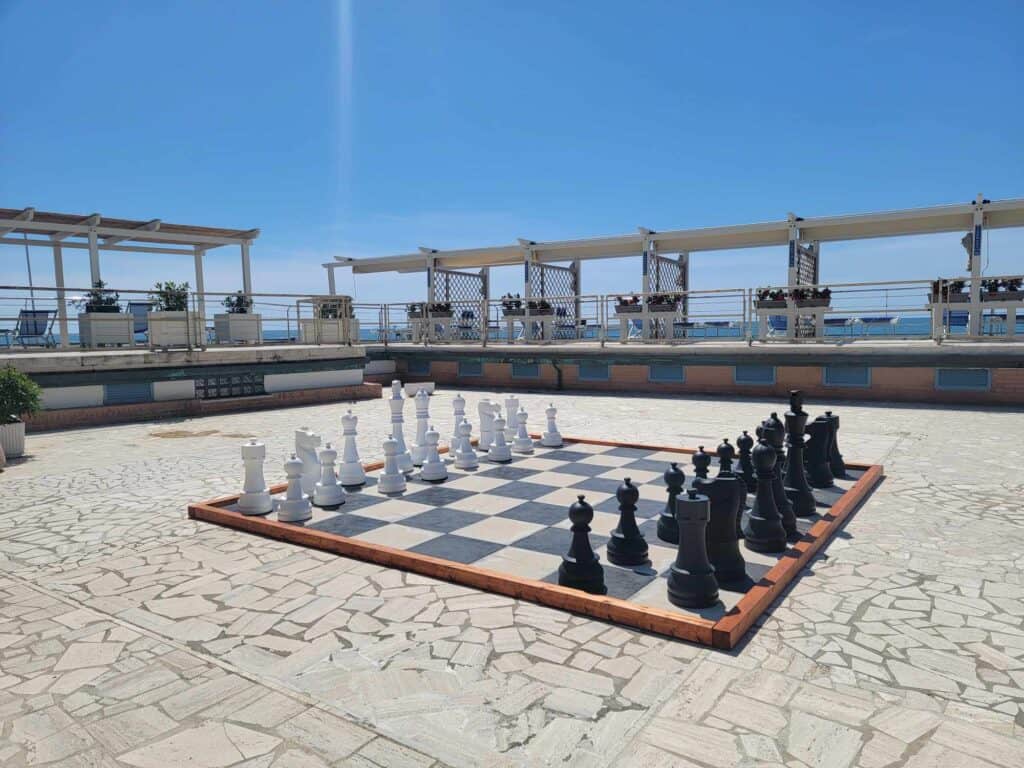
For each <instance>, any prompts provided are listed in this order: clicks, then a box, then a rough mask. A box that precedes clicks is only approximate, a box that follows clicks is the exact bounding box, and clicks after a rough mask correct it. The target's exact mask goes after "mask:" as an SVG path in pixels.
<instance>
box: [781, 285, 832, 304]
mask: <svg viewBox="0 0 1024 768" xmlns="http://www.w3.org/2000/svg"><path fill="white" fill-rule="evenodd" d="M789 297H790V298H791V299H792V300H793V303H794V304H796V306H798V307H827V306H828V305H829V303H830V302H831V301H832V289H831V288H793V289H792V290H790V292H789Z"/></svg>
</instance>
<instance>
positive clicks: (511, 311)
mask: <svg viewBox="0 0 1024 768" xmlns="http://www.w3.org/2000/svg"><path fill="white" fill-rule="evenodd" d="M501 311H502V313H503V314H504V315H505V316H506V317H517V316H521V315H525V314H526V310H525V309H524V308H523V298H522V296H520V295H519V294H518V293H517V294H516V295H515V296H513V295H512V294H511V293H506V294H505V295H504V296H502V297H501Z"/></svg>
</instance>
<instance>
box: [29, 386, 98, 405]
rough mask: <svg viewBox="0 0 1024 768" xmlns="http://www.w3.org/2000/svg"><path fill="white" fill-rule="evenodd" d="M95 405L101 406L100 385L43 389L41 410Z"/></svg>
mask: <svg viewBox="0 0 1024 768" xmlns="http://www.w3.org/2000/svg"><path fill="white" fill-rule="evenodd" d="M97 405H103V385H102V384H93V385H89V386H86V387H45V388H44V389H43V408H44V409H46V410H54V409H59V408H89V407H92V406H97Z"/></svg>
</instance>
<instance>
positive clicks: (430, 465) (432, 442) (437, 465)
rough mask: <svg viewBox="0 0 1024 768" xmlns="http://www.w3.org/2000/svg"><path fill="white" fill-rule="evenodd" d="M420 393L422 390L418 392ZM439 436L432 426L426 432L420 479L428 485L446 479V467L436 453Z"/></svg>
mask: <svg viewBox="0 0 1024 768" xmlns="http://www.w3.org/2000/svg"><path fill="white" fill-rule="evenodd" d="M420 391H421V392H422V390H420ZM440 439H441V435H440V434H438V431H437V430H436V429H434V427H433V426H431V427H430V429H428V430H427V432H426V441H427V445H426V449H427V455H426V456H425V457H424V459H423V468H422V469H421V470H420V479H421V480H426V481H427V482H428V483H437V482H440V481H441V480H447V479H448V467H446V466H445V465H444V462H443V461H441V455H440V454H439V453H438V451H437V443H438V441H439V440H440Z"/></svg>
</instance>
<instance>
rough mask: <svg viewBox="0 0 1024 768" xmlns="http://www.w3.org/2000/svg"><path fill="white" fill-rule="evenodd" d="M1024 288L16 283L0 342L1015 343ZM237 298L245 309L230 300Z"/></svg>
mask: <svg viewBox="0 0 1024 768" xmlns="http://www.w3.org/2000/svg"><path fill="white" fill-rule="evenodd" d="M1022 286H1024V276H1020V275H1007V276H995V277H993V276H989V277H985V278H984V279H983V280H981V281H979V284H978V286H977V289H972V288H973V287H972V286H971V280H970V278H966V277H965V278H941V279H938V280H903V281H888V282H870V283H831V284H827V285H825V284H822V285H817V286H807V285H802V286H769V287H765V288H757V289H754V288H723V289H715V290H694V291H678V292H659V293H630V294H605V295H599V294H586V295H580V296H553V297H543V298H532V299H525V298H524V299H519V298H514V299H512V298H504V299H481V300H479V301H459V302H434V303H427V302H423V301H416V302H401V303H385V304H372V303H354V302H353V301H352V300H351V298H350V297H347V296H310V295H299V294H285V293H254V294H250V295H249V296H247V297H243V296H241V294H238V293H233V294H232V293H219V292H204V293H196V292H190V293H188V294H187V296H186V297H185V305H184V306H185V308H186V309H185V310H183V311H181V312H178V313H165V312H153V311H152V310H153V309H155V301H154V297H153V295H152V292H151V291H149V290H139V289H122V288H105V289H104V291H106V292H107V293H104V294H102V296H103V297H106V298H107V299H108V304H110V305H111V306H110V307H108V309H116V311H97V310H100V309H104V308H103V307H95V306H93V307H87V306H86V303H87V301H88V300H89V294H90V289H83V288H64V289H57V288H54V287H40V286H34V287H32V288H31V289H30V288H29V287H28V286H18V285H13V286H0V348H3V347H6V348H8V349H14V348H19V349H32V348H38V347H57V348H65V349H66V348H78V347H84V348H99V347H122V348H134V347H150V348H182V347H184V348H206V347H208V346H213V345H218V346H230V345H274V344H311V345H325V344H341V345H351V344H384V345H391V344H419V345H452V344H460V345H479V346H487V345H488V344H517V345H518V344H522V345H533V344H573V343H595V344H600V345H602V346H603V345H605V344H608V343H619V344H663V345H664V344H669V345H675V344H692V343H701V342H722V343H728V342H741V343H747V344H751V343H753V342H755V341H764V342H776V341H785V342H831V343H845V342H848V341H851V340H858V339H875V340H878V339H898V340H905V339H932V340H934V341H936V342H943V341H959V340H963V341H979V340H985V341H993V340H1016V339H1017V338H1018V331H1020V330H1024V329H1021V328H1020V325H1021V324H1022V323H1024V287H1022ZM92 298H93V299H95V298H96V296H95V293H93V296H92ZM240 299H241V300H242V301H243V303H244V305H245V310H246V311H245V312H237V311H229V307H228V306H225V305H226V304H236V305H237V303H238V302H239V300H240ZM87 309H89V310H90V311H88V312H87V311H86V310H87ZM233 309H237V306H236V307H233Z"/></svg>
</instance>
